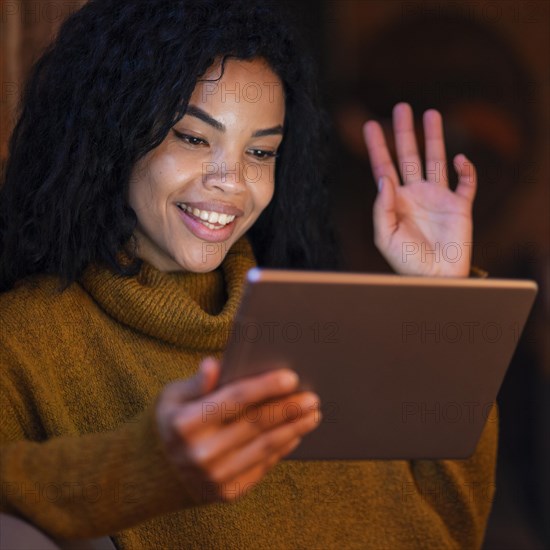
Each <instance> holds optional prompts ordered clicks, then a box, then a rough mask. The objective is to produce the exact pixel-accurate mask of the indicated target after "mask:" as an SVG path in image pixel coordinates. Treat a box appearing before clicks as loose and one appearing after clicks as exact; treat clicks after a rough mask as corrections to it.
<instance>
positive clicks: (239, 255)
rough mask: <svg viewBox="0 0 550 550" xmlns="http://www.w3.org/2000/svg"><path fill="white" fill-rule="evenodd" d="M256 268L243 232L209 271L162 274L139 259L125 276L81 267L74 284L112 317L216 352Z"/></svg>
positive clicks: (106, 269)
mask: <svg viewBox="0 0 550 550" xmlns="http://www.w3.org/2000/svg"><path fill="white" fill-rule="evenodd" d="M255 266H256V260H255V258H254V254H253V251H252V247H251V245H250V242H249V240H248V237H247V236H246V235H244V236H243V237H241V238H240V239H239V240H238V241H236V242H235V243H234V244H233V246H232V247H231V249H230V250H229V251H228V252H227V255H226V257H225V259H224V260H223V262H222V264H221V267H219V268H218V269H215V270H214V271H211V272H209V273H193V272H184V271H182V272H162V271H159V270H158V269H156V268H155V267H153V266H152V265H151V264H149V263H148V262H146V261H143V263H142V266H141V269H140V272H139V273H138V274H137V275H135V276H132V277H127V276H126V277H125V276H122V275H119V274H117V273H115V272H114V271H112V270H111V269H110V268H109V267H108V266H106V265H104V264H99V263H93V264H90V265H88V266H87V267H86V269H85V270H84V272H83V274H82V275H81V277H80V280H79V281H80V284H81V285H82V287H83V288H84V289H85V290H86V291H87V292H88V293H89V294H90V295H91V296H92V298H93V299H94V300H95V301H96V302H97V303H98V305H99V306H100V307H101V308H102V309H103V310H104V311H105V312H107V313H108V314H109V315H110V316H111V317H113V318H115V319H116V320H118V321H120V322H121V323H124V324H125V325H128V326H130V327H132V328H133V329H135V330H138V331H140V332H142V333H144V334H146V335H148V336H152V337H153V338H156V339H159V340H162V341H164V342H168V343H171V344H174V345H177V346H182V347H186V348H188V349H194V350H197V351H201V350H205V349H219V350H222V349H223V348H224V347H225V345H226V343H227V340H228V338H229V330H230V328H231V325H232V322H233V318H234V316H235V314H236V312H237V307H238V305H239V303H240V301H241V297H242V291H243V284H244V280H245V275H246V272H247V271H248V270H249V269H250V268H252V267H255Z"/></svg>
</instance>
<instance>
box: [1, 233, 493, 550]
mask: <svg viewBox="0 0 550 550" xmlns="http://www.w3.org/2000/svg"><path fill="white" fill-rule="evenodd" d="M254 265H255V260H254V256H253V254H252V249H251V246H250V243H249V241H248V240H247V238H246V237H243V238H241V239H240V240H239V241H238V242H237V243H235V245H234V246H233V247H232V249H231V250H230V251H229V253H228V255H227V256H226V258H225V260H224V262H223V263H222V265H221V267H220V268H218V269H217V270H215V271H213V272H210V273H184V272H180V273H163V272H160V271H158V270H156V269H155V268H154V267H152V266H151V265H150V264H148V263H146V262H144V264H143V266H142V269H141V271H140V273H139V274H138V275H137V276H135V277H121V276H118V275H116V274H114V273H112V272H111V271H110V270H109V269H108V268H107V267H106V266H99V265H91V266H89V267H88V268H87V269H86V271H85V273H84V274H83V276H82V277H81V279H80V280H79V281H78V282H77V283H74V284H72V285H71V286H70V287H69V289H67V290H66V291H65V292H63V293H61V294H60V293H58V292H57V285H58V280H57V279H56V278H55V277H54V276H48V275H34V276H31V277H28V278H26V279H24V280H23V281H20V282H19V283H18V284H17V285H16V287H15V288H13V289H12V290H10V291H9V292H6V293H4V294H2V295H0V324H1V327H2V332H1V333H0V371H1V385H0V395H1V407H2V420H1V426H0V444H1V445H0V453H1V454H0V458H1V463H0V481H1V489H2V498H1V508H0V510H1V511H2V512H6V513H9V514H13V515H17V516H20V517H22V518H24V519H27V520H28V521H30V522H32V523H34V524H35V525H37V526H38V527H39V528H40V529H42V530H43V531H44V532H46V533H47V534H49V535H50V536H52V537H54V538H58V539H83V538H93V537H100V536H104V535H111V536H112V537H113V540H114V542H115V544H116V546H117V547H119V548H125V549H135V550H141V549H176V548H201V549H202V548H212V549H214V548H216V549H219V548H239V549H241V548H274V549H275V548H277V549H279V548H303V549H330V548H376V549H378V548H388V549H392V550H395V549H400V548H437V549H441V548H467V549H472V548H479V547H480V545H481V543H482V539H483V534H484V530H485V525H486V521H487V517H488V514H489V511H490V507H491V501H492V497H493V488H494V484H493V482H494V469H495V457H496V444H497V424H496V422H488V423H487V425H486V427H485V430H484V432H483V435H482V438H481V440H480V443H479V445H478V448H477V451H476V453H475V455H474V456H473V457H472V458H470V459H468V460H461V461H427V460H421V461H313V462H301V461H282V462H281V463H279V464H278V465H277V466H276V467H275V468H274V469H273V470H272V471H271V472H270V473H269V474H268V475H267V476H266V477H265V478H264V480H263V481H262V482H261V483H260V484H259V485H258V486H257V487H256V488H255V489H254V490H253V491H251V492H250V493H248V494H247V495H246V496H244V497H243V498H241V499H239V500H237V501H234V502H231V503H217V504H208V505H201V506H196V505H194V504H193V503H192V502H191V501H190V499H189V497H188V495H187V493H186V490H185V487H184V486H183V483H182V482H180V480H179V478H178V475H177V473H176V472H175V470H174V469H173V467H172V466H171V464H170V463H169V461H168V460H167V458H166V456H165V454H164V451H163V448H162V446H161V443H160V440H159V437H158V435H157V432H156V428H155V423H154V420H153V419H154V416H153V411H154V403H155V399H156V397H157V395H158V394H159V391H160V390H161V388H163V386H164V385H165V384H167V383H168V382H170V381H173V380H175V379H177V378H186V377H189V376H192V375H193V374H194V373H195V372H196V371H197V369H198V364H199V361H200V360H201V359H202V358H203V357H205V356H206V355H214V356H216V357H220V356H221V352H222V350H223V348H224V345H225V343H226V342H227V338H228V334H229V328H230V325H231V321H232V318H233V316H234V314H235V312H236V308H237V305H238V303H239V300H240V299H241V292H242V285H243V281H244V275H245V273H246V271H247V270H248V269H249V268H250V267H253V266H254ZM235 490H236V491H239V487H235Z"/></svg>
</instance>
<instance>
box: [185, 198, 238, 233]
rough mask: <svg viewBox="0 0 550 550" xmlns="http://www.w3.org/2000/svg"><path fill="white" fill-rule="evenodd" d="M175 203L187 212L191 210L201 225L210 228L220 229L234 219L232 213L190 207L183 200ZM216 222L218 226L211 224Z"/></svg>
mask: <svg viewBox="0 0 550 550" xmlns="http://www.w3.org/2000/svg"><path fill="white" fill-rule="evenodd" d="M177 205H178V206H179V207H180V208H181V209H182V210H185V211H187V212H191V213H192V214H193V215H194V216H195V217H196V218H198V219H199V220H200V221H201V222H202V223H203V225H206V227H208V228H210V229H221V227H223V226H224V225H227V224H228V223H231V222H232V221H233V220H234V219H235V216H234V215H230V214H220V213H219V212H209V211H207V210H199V209H198V208H191V207H190V206H187V205H186V204H185V203H183V202H178V203H177ZM215 223H218V224H219V226H215V225H212V224H215Z"/></svg>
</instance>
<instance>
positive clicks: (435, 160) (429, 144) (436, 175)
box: [424, 109, 449, 186]
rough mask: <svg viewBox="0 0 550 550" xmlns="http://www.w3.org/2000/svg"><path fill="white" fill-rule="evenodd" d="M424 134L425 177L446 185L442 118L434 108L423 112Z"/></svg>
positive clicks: (447, 183) (447, 180)
mask: <svg viewBox="0 0 550 550" xmlns="http://www.w3.org/2000/svg"><path fill="white" fill-rule="evenodd" d="M424 136H425V143H426V179H427V180H428V181H429V182H430V183H437V184H439V185H444V186H448V185H449V178H448V174H447V157H446V153H445V137H444V135H443V119H442V117H441V114H440V113H439V112H438V111H436V110H435V109H430V110H428V111H426V112H425V113H424Z"/></svg>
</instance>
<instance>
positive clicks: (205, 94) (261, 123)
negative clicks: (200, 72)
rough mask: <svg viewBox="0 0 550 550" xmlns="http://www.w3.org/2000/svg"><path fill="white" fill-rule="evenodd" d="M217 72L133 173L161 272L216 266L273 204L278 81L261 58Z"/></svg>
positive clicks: (150, 250) (280, 103)
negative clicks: (270, 203)
mask: <svg viewBox="0 0 550 550" xmlns="http://www.w3.org/2000/svg"><path fill="white" fill-rule="evenodd" d="M220 74H221V65H220V64H219V63H218V64H215V65H214V66H212V67H211V68H210V69H209V70H208V71H207V72H206V74H205V75H204V76H203V77H202V78H201V80H210V82H204V81H199V82H198V83H197V85H196V87H195V90H194V91H193V94H192V96H191V99H190V101H189V106H188V108H187V111H186V114H185V116H184V117H183V118H182V119H181V120H180V121H179V122H178V123H177V124H176V125H175V126H174V127H173V128H172V129H171V130H170V132H169V133H168V135H167V136H166V138H165V139H164V141H163V142H162V143H161V144H160V145H159V146H158V147H156V148H155V149H153V150H151V151H149V153H147V154H146V155H145V156H144V157H143V158H141V159H140V160H139V161H138V162H137V163H136V165H135V166H134V168H133V171H132V175H131V178H130V184H129V188H128V202H129V205H130V206H131V207H132V208H133V210H134V211H135V213H136V215H137V218H138V224H137V227H136V230H135V232H134V235H135V237H136V239H137V244H138V251H137V255H138V256H139V257H140V258H142V259H143V260H145V261H147V262H148V263H150V264H151V265H153V266H154V267H156V268H157V269H159V270H161V271H181V270H184V271H193V272H201V273H202V272H207V271H212V270H213V269H216V268H217V267H218V266H219V265H220V264H221V262H222V261H223V259H224V257H225V255H226V253H227V252H228V251H229V249H230V248H231V246H232V245H233V243H234V242H235V241H237V240H238V239H239V238H240V237H241V236H242V235H244V233H246V231H247V230H248V229H249V228H250V227H251V226H252V225H253V224H254V222H255V221H256V220H257V219H258V217H259V216H260V214H261V212H262V211H263V210H264V209H265V208H266V207H267V205H268V204H269V202H270V200H271V198H272V197H273V192H274V184H275V154H276V152H277V149H278V148H279V146H280V144H281V141H282V138H283V122H284V117H285V100H284V94H283V86H282V83H281V81H280V79H279V78H278V77H277V76H276V75H275V73H274V72H273V71H272V70H271V69H270V68H269V66H268V65H267V64H266V63H265V62H264V61H263V60H259V59H255V60H252V61H241V60H234V59H228V60H227V61H226V62H225V65H224V73H223V77H222V78H221V79H219V80H216V79H218V78H219V76H220Z"/></svg>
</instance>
